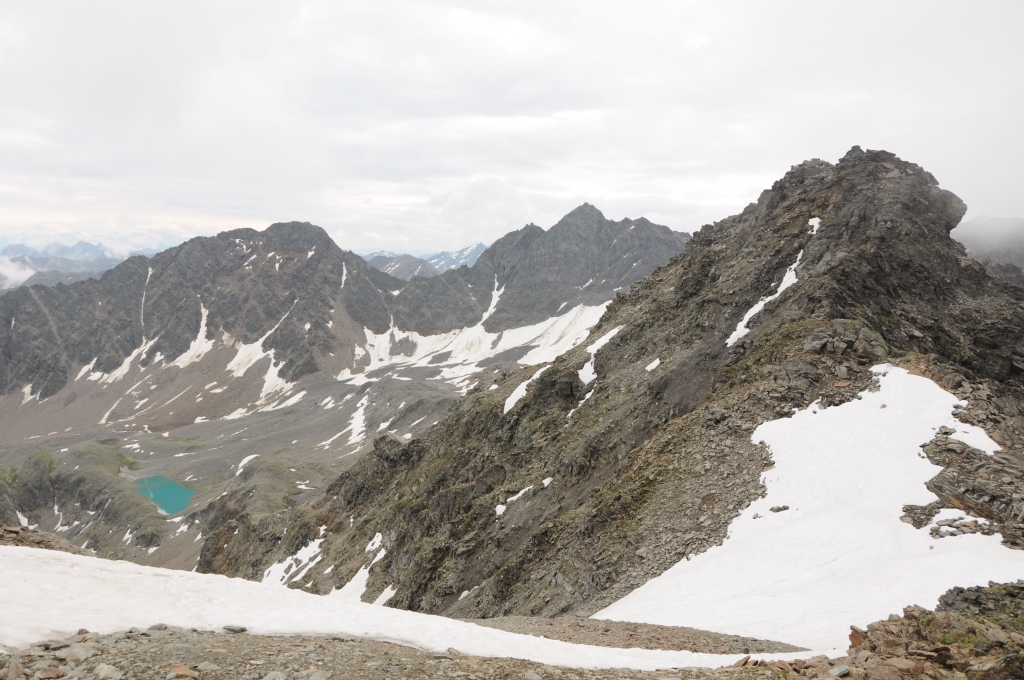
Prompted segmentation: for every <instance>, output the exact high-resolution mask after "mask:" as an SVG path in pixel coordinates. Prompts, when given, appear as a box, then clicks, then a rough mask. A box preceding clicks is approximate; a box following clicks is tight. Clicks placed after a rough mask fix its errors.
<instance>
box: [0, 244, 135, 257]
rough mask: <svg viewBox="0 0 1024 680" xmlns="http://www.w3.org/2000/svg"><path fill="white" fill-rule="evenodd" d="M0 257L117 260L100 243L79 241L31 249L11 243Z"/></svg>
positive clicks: (112, 253)
mask: <svg viewBox="0 0 1024 680" xmlns="http://www.w3.org/2000/svg"><path fill="white" fill-rule="evenodd" d="M0 255H5V256H7V257H21V256H25V257H32V258H50V257H60V258H66V259H68V260H111V259H114V260H119V259H121V258H118V257H117V256H116V255H115V254H114V252H113V251H112V250H111V249H110V248H107V247H106V246H104V245H103V244H102V243H88V242H86V241H79V242H78V243H76V244H75V245H73V246H66V245H64V244H63V243H57V242H54V243H51V244H50V245H48V246H45V247H43V248H39V249H37V248H33V247H31V246H27V245H25V244H24V243H12V244H11V245H9V246H7V247H5V248H4V249H3V250H0Z"/></svg>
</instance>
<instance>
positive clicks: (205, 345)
mask: <svg viewBox="0 0 1024 680" xmlns="http://www.w3.org/2000/svg"><path fill="white" fill-rule="evenodd" d="M199 314H200V319H199V333H198V334H197V335H196V339H195V340H193V341H192V344H191V345H189V348H188V349H187V350H186V351H185V353H184V354H182V355H181V356H180V357H178V358H177V359H175V360H174V361H172V362H171V364H170V365H171V366H177V367H178V368H185V367H186V366H188V365H189V364H194V363H195V362H197V361H199V360H200V359H202V358H203V357H204V356H206V353H207V352H209V351H210V350H211V349H213V340H207V339H206V317H207V316H209V314H210V310H208V309H207V308H206V307H205V306H203V303H202V302H200V303H199ZM213 384H214V385H216V384H217V383H213ZM206 388H207V389H209V388H210V385H207V386H206Z"/></svg>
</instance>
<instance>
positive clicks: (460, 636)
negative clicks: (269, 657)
mask: <svg viewBox="0 0 1024 680" xmlns="http://www.w3.org/2000/svg"><path fill="white" fill-rule="evenodd" d="M0 573H2V574H3V579H0V602H2V603H3V615H2V616H0V645H7V646H10V647H23V646H26V645H28V644H30V643H33V642H36V641H38V640H44V639H53V638H58V637H66V636H67V635H68V634H71V633H74V631H76V630H77V629H79V628H87V629H89V630H91V631H95V632H99V633H110V632H114V631H118V630H126V629H128V628H130V627H132V626H140V625H142V626H149V625H151V624H154V623H157V622H160V623H165V624H167V625H171V626H180V627H183V628H197V629H200V630H215V629H219V628H221V627H223V626H226V625H239V626H245V627H246V628H248V629H249V631H250V632H252V633H255V634H262V635H296V634H304V635H316V634H324V635H328V634H333V635H351V636H356V637H364V638H371V639H375V640H383V641H388V642H396V643H398V644H405V645H411V646H414V647H419V648H422V649H427V650H431V651H434V652H444V651H446V650H448V649H449V648H454V649H455V650H457V651H459V652H461V653H463V654H468V655H477V656H494V657H512V658H519V659H528V660H532V661H537V662H539V663H546V664H552V665H564V666H575V667H579V668H616V667H618V668H636V669H642V670H655V669H658V668H678V667H684V666H722V665H728V664H731V663H734V662H735V661H736V660H738V659H740V658H741V656H740V655H738V654H732V655H728V654H726V655H718V654H697V653H693V652H671V651H658V650H643V649H618V648H614V647H595V646H588V645H578V644H570V643H567V642H560V641H557V640H549V639H546V638H542V637H534V636H530V635H517V634H514V633H507V632H505V631H501V630H496V629H493V628H485V627H482V626H477V625H474V624H471V623H467V622H464V621H458V620H456V619H449V618H445V617H441V616H431V615H428V614H420V613H417V612H410V611H405V610H400V609H391V608H388V607H381V606H377V605H371V604H365V603H361V602H360V603H356V602H350V601H347V600H346V599H345V598H342V597H334V596H327V597H323V596H319V595H311V594H309V593H304V592H302V591H300V590H294V589H291V588H282V587H280V586H268V585H266V584H261V583H256V582H254V581H246V580H244V579H238V578H227V577H225V576H218V575H212V574H196V573H192V572H187V571H177V570H171V569H159V568H154V567H143V566H140V565H137V564H132V563H130V562H121V561H111V560H104V559H99V558H96V557H84V556H80V555H72V554H69V553H63V552H57V551H50V550H38V549H34V548H20V547H9V546H0ZM337 592H340V591H337ZM813 654H814V652H802V653H793V652H786V653H781V654H776V655H771V654H759V655H753V656H754V658H763V659H771V658H783V657H785V658H787V659H793V658H801V657H804V658H806V657H809V656H811V655H813Z"/></svg>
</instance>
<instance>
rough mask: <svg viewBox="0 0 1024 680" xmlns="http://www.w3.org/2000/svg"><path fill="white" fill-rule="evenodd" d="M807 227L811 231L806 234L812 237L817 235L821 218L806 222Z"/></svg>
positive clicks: (813, 218)
mask: <svg viewBox="0 0 1024 680" xmlns="http://www.w3.org/2000/svg"><path fill="white" fill-rule="evenodd" d="M807 226H809V227H810V228H811V230H810V231H809V232H807V233H808V234H812V235H813V234H817V233H818V227H820V226H821V218H820V217H812V218H811V219H809V220H807Z"/></svg>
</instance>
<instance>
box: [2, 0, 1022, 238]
mask: <svg viewBox="0 0 1024 680" xmlns="http://www.w3.org/2000/svg"><path fill="white" fill-rule="evenodd" d="M1022 13H1024V10H1022V8H1021V6H1020V5H1019V4H1018V3H986V4H984V5H980V6H971V7H969V8H967V7H965V6H963V5H961V4H958V3H953V2H930V1H929V2H925V1H923V0H919V1H915V2H906V3H900V4H898V5H893V4H892V3H882V2H865V3H858V4H857V5H856V6H839V5H830V4H808V3H797V2H781V3H771V4H765V3H759V2H732V3H728V2H723V3H713V4H712V3H697V2H678V3H660V2H658V3H655V2H636V3H628V4H622V3H603V2H586V3H584V2H562V3H551V2H545V3H540V2H529V1H524V2H519V3H514V4H507V5H502V4H478V3H471V4H467V3H463V2H428V3H424V2H402V1H391V2H388V1H385V2H381V3H329V2H302V3H284V2H276V3H264V4H261V5H259V7H258V8H254V7H253V6H252V5H251V4H248V3H245V4H243V3H240V2H236V3H231V2H226V3H217V4H214V5H211V4H204V3H198V2H193V3H188V2H185V3H173V4H165V5H154V4H141V5H135V6H132V7H131V8H130V9H125V8H124V7H122V6H116V5H110V6H106V7H104V6H102V5H95V4H93V5H89V6H84V5H80V4H75V3H70V2H69V3H65V4H60V3H56V4H39V3H35V4H21V5H8V6H4V7H3V8H2V9H0V79H2V82H3V83H4V88H3V89H2V90H0V205H3V206H4V211H3V213H2V216H0V237H2V238H5V239H7V240H9V241H11V242H17V241H22V240H24V241H34V242H37V243H43V242H48V241H52V240H54V239H60V240H63V241H66V242H73V241H75V240H78V239H79V238H85V239H86V240H91V241H97V240H101V241H103V242H105V243H110V244H113V245H116V244H120V245H121V246H122V247H123V248H128V247H151V246H154V245H164V244H166V243H170V242H175V241H180V240H182V239H184V238H186V237H188V236H192V235H198V234H212V233H215V232H217V231H220V230H223V229H226V228H233V227H238V226H252V227H257V228H262V227H264V226H266V225H267V224H269V223H271V222H274V221H279V220H291V219H298V220H309V221H311V222H314V223H316V224H319V225H321V226H323V227H324V228H326V229H327V230H328V231H329V232H331V234H332V235H333V236H334V237H335V239H336V240H337V241H338V242H339V244H340V245H342V246H343V247H346V248H352V249H356V250H372V249H376V248H379V247H388V248H390V249H392V250H400V249H401V250H411V251H414V252H426V251H431V250H436V249H440V248H454V247H458V246H462V245H465V244H467V243H469V242H474V241H478V240H482V241H486V242H489V241H491V240H493V239H494V238H497V237H498V236H500V235H501V234H502V233H504V232H505V231H507V230H508V229H510V228H517V227H519V226H522V223H524V222H526V221H530V220H532V221H534V222H536V223H537V224H540V225H541V226H544V227H547V226H549V225H550V224H552V223H553V222H554V221H556V220H557V219H558V218H559V217H561V215H562V214H564V213H565V212H566V211H568V210H570V209H571V208H573V207H575V205H578V203H579V202H581V201H583V200H586V201H589V202H591V203H594V204H595V205H597V206H598V207H600V208H602V209H604V210H605V211H606V213H607V214H608V215H609V216H611V217H616V218H620V217H623V216H626V215H629V216H631V217H635V216H638V215H641V214H643V215H646V216H648V217H649V218H650V219H655V220H656V221H662V222H664V223H667V224H669V225H670V226H672V227H673V228H676V229H687V230H692V229H695V228H697V227H698V226H699V225H700V224H702V223H704V222H707V221H709V220H712V219H718V218H721V217H724V216H726V215H728V214H730V213H733V212H735V211H737V210H739V209H740V208H742V207H743V206H744V205H745V204H746V203H748V202H749V201H751V200H754V199H756V197H757V195H758V193H759V192H760V191H761V190H762V189H764V188H766V187H767V186H768V185H769V184H770V182H771V181H772V180H774V179H775V178H777V177H778V176H779V175H780V174H781V173H782V172H784V171H785V170H786V169H787V168H788V167H789V166H790V165H792V164H794V163H797V162H799V161H801V160H804V159H806V158H810V157H820V158H825V159H828V160H835V159H836V158H838V157H839V156H841V155H842V154H843V153H845V151H846V150H847V149H848V148H849V147H850V146H852V145H853V144H860V145H861V146H863V147H865V148H887V149H889V150H891V151H894V152H896V153H898V154H900V155H901V156H903V157H905V158H908V159H910V160H913V161H916V162H919V163H921V164H923V165H924V166H925V167H926V168H928V169H929V170H931V171H932V172H933V173H934V174H935V175H936V176H937V177H938V178H939V179H940V180H941V181H942V182H943V185H944V186H946V187H947V188H950V189H952V190H954V191H956V192H957V193H958V194H960V195H961V197H962V198H964V199H965V201H966V202H967V203H968V204H969V205H970V206H971V209H972V214H982V213H985V214H992V215H1007V216H1012V215H1024V196H1022V195H1021V194H1020V193H1019V192H1018V191H1016V187H1017V186H1019V185H1020V184H1021V181H1022V179H1024V178H1022V176H1021V175H1022V173H1024V170H1021V168H1020V166H1019V164H1015V163H1014V162H1013V160H1012V159H1014V158H1017V157H1020V156H1021V155H1022V153H1024V137H1022V136H1021V135H1019V134H1017V122H1016V120H1015V113H1016V111H1019V110H1020V109H1021V108H1022V106H1021V105H1022V103H1024V101H1022V100H1024V93H1022V87H1024V86H1022V84H1021V81H1020V79H1019V78H1017V77H1016V68H1017V64H1019V63H1021V62H1022V61H1024V47H1022V45H1021V42H1020V41H1019V40H1018V39H1017V36H1016V35H1015V33H1014V30H1015V27H1016V26H1019V25H1020V20H1021V19H1022V18H1024V16H1022ZM506 210H507V211H508V213H507V215H506V214H505V213H504V212H503V211H506ZM467 235H471V236H472V237H471V238H469V239H468V240H467Z"/></svg>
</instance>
